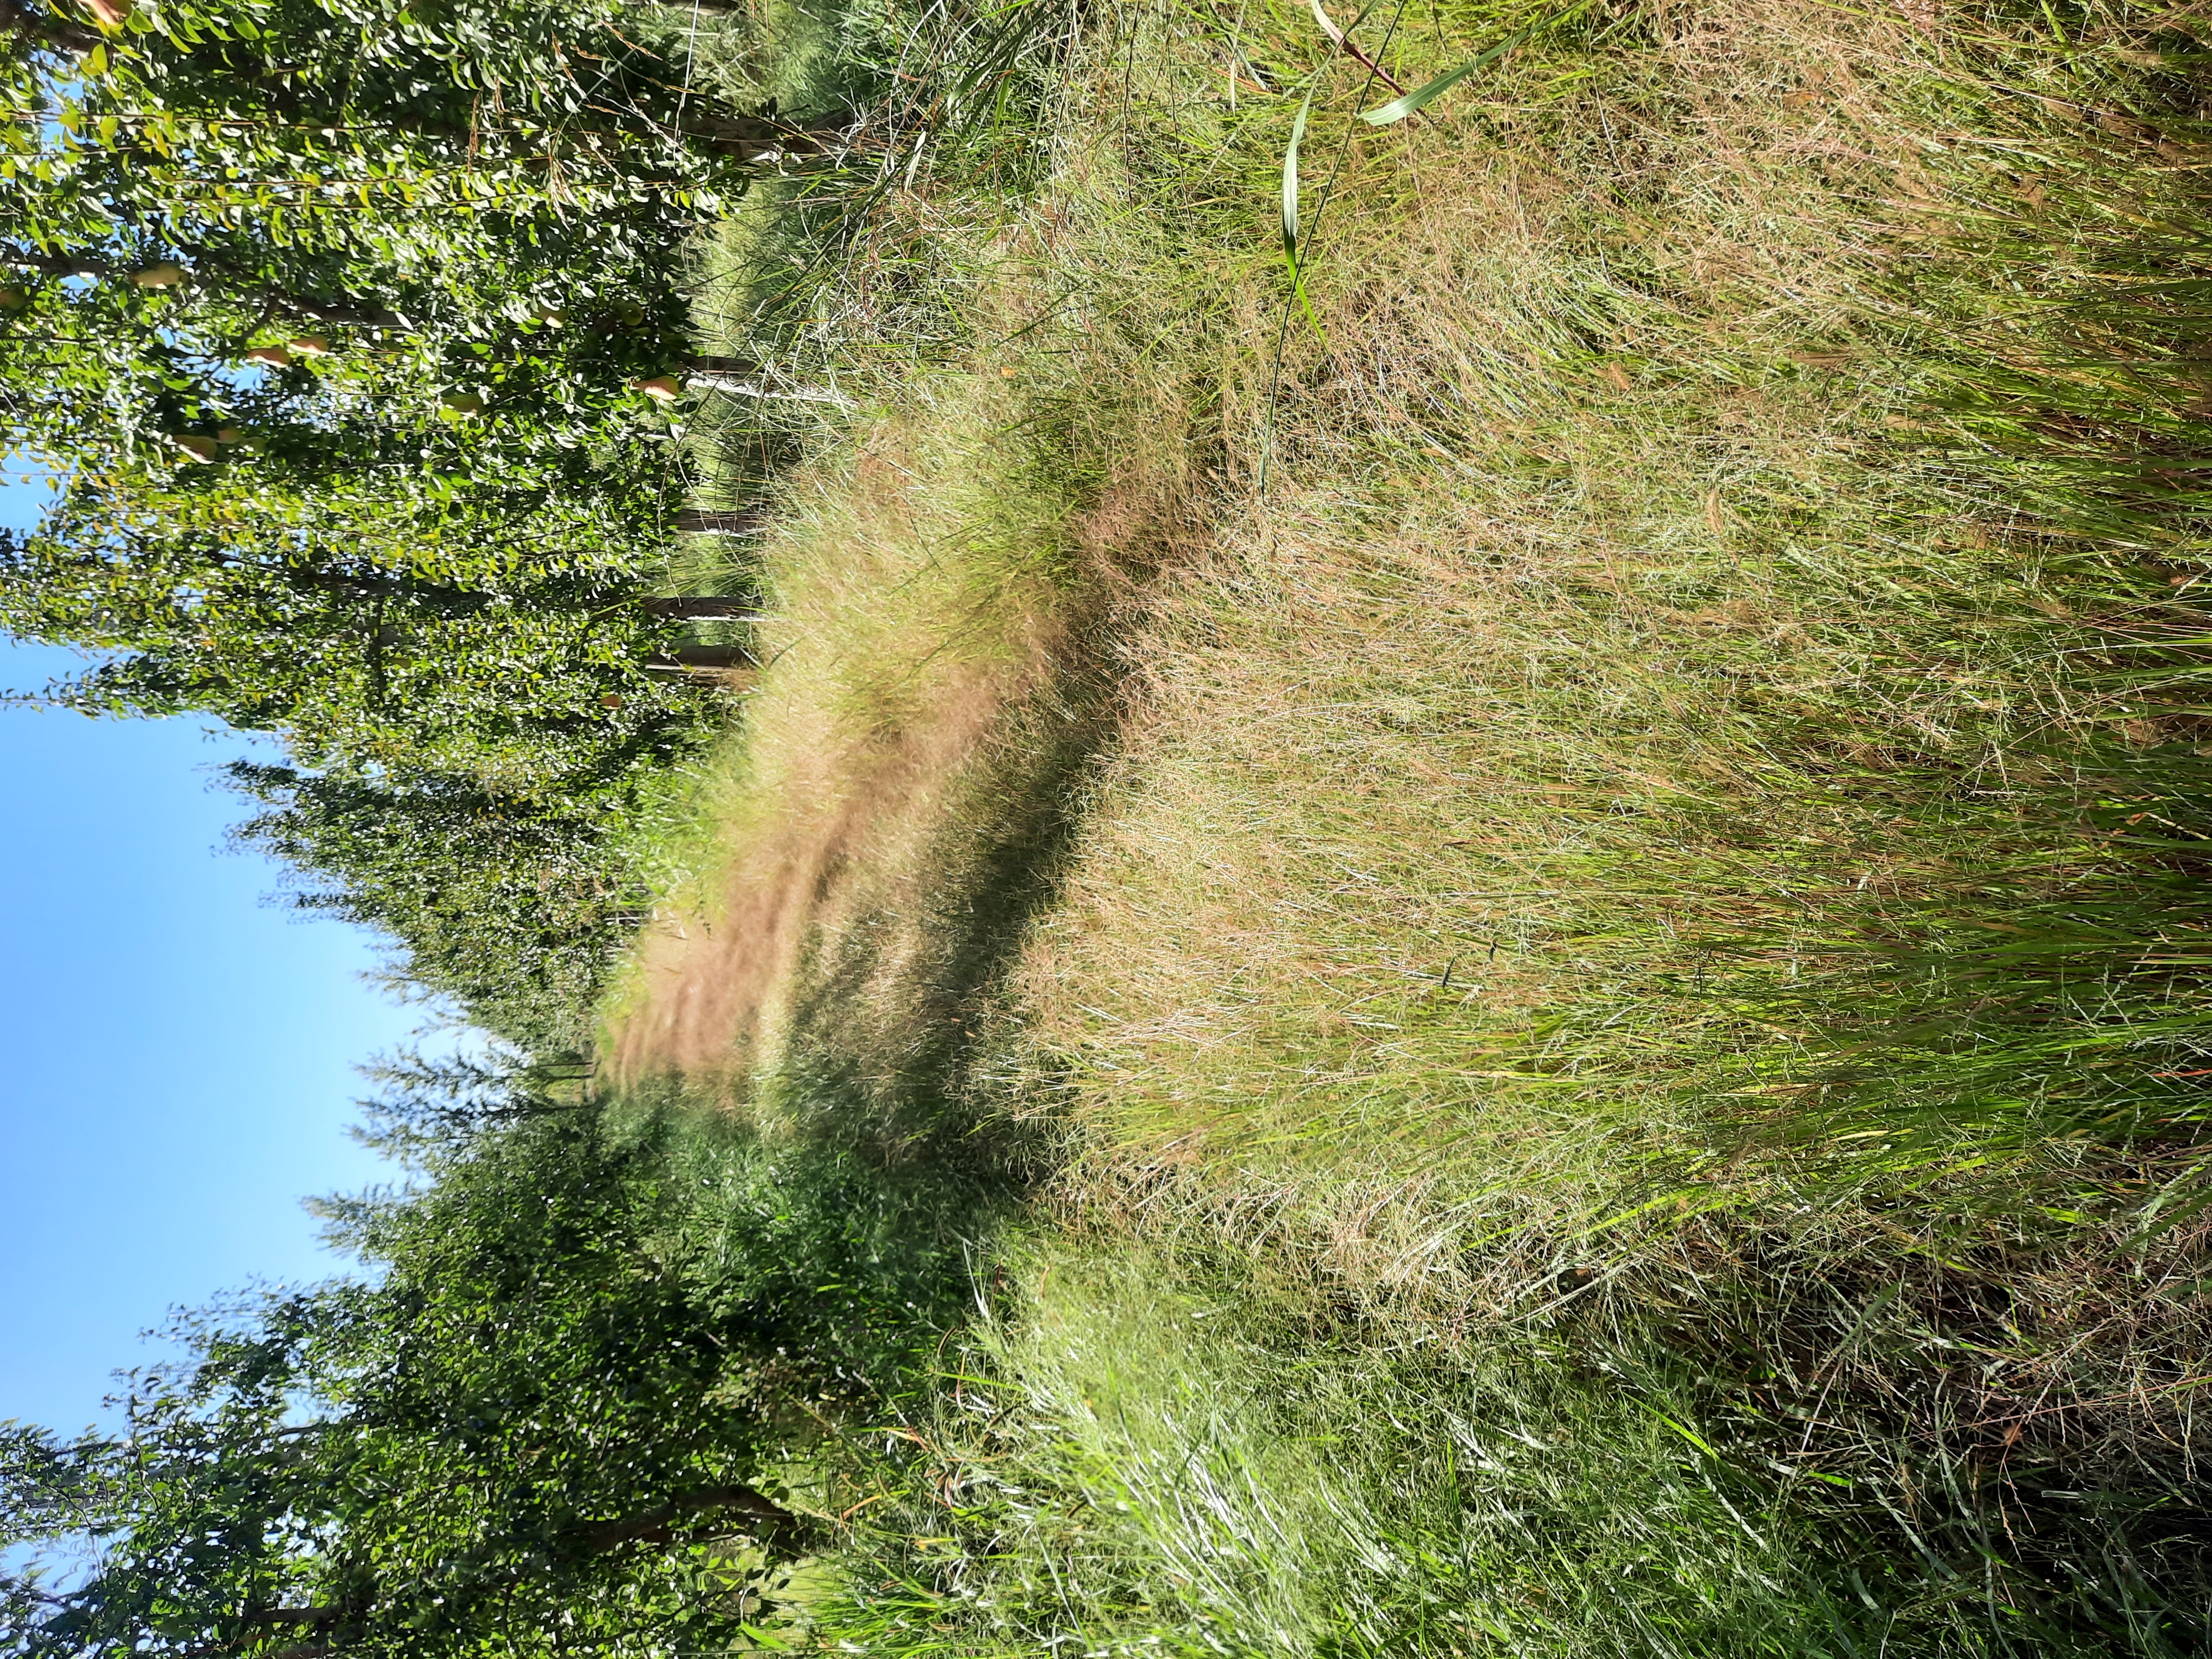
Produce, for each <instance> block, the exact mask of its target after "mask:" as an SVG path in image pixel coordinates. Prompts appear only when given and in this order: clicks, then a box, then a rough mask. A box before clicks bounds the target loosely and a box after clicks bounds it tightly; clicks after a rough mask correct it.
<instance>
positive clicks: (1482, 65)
mask: <svg viewBox="0 0 2212 1659" xmlns="http://www.w3.org/2000/svg"><path fill="white" fill-rule="evenodd" d="M1593 3H1594V0H1577V3H1575V4H1574V5H1571V6H1569V7H1568V8H1567V9H1565V11H1562V12H1554V13H1553V15H1551V16H1549V17H1539V18H1538V19H1536V20H1535V21H1534V22H1532V23H1528V24H1525V25H1523V26H1522V27H1520V28H1518V29H1516V30H1515V31H1514V32H1513V33H1511V34H1509V35H1507V36H1506V37H1505V39H1504V40H1500V41H1499V42H1498V44H1497V45H1496V46H1492V48H1491V49H1490V50H1489V51H1488V52H1484V53H1483V54H1482V56H1481V57H1480V58H1474V59H1472V60H1470V61H1469V62H1468V63H1464V64H1461V65H1460V66H1459V67H1458V68H1457V69H1455V70H1446V71H1445V72H1444V73H1443V74H1442V75H1439V76H1437V78H1436V79H1435V80H1433V81H1431V82H1429V83H1428V84H1427V85H1426V86H1424V87H1416V88H1414V89H1413V91H1411V92H1409V93H1407V94H1406V95H1405V96H1404V97H1403V98H1393V99H1392V100H1390V101H1389V103H1387V104H1384V105H1382V106H1379V107H1378V108H1375V109H1365V110H1362V111H1360V112H1359V118H1360V119H1361V120H1363V121H1364V122H1366V123H1367V125H1369V126H1370V127H1387V126H1389V125H1390V124H1391V123H1392V122H1394V121H1402V120H1404V119H1405V118H1407V116H1409V115H1411V114H1413V112H1416V111H1417V110H1420V109H1423V108H1425V107H1426V106H1428V105H1430V104H1432V103H1434V102H1435V101H1436V100H1437V99H1439V98H1441V97H1443V95H1444V94H1446V93H1448V92H1449V91H1450V90H1451V89H1452V88H1454V87H1455V86H1457V85H1458V84H1459V83H1460V82H1462V81H1464V80H1466V79H1467V77H1468V76H1470V75H1472V74H1474V72H1475V71H1476V70H1479V69H1486V68H1487V67H1488V66H1489V65H1491V64H1494V63H1496V62H1497V61H1498V59H1499V58H1503V57H1504V56H1505V54H1506V53H1507V52H1510V51H1512V50H1513V49H1514V47H1516V46H1522V45H1525V44H1526V43H1527V42H1528V41H1529V40H1534V38H1535V37H1536V36H1537V35H1539V34H1541V33H1543V31H1545V30H1546V29H1547V28H1551V27H1554V26H1556V25H1558V24H1560V23H1564V22H1566V21H1569V20H1570V19H1572V18H1575V17H1579V16H1580V15H1582V14H1583V13H1584V12H1586V11H1588V10H1589V9H1590V7H1591V5H1592V4H1593Z"/></svg>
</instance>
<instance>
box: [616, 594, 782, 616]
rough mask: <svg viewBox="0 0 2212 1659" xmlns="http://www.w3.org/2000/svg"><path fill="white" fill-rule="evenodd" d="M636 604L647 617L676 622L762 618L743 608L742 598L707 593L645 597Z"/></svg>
mask: <svg viewBox="0 0 2212 1659" xmlns="http://www.w3.org/2000/svg"><path fill="white" fill-rule="evenodd" d="M638 604H639V605H641V606H642V607H643V609H644V611H645V614H646V615H647V616H648V617H668V618H669V619H670V620H671V621H676V622H732V623H749V622H759V621H760V620H762V619H761V618H760V617H757V616H755V615H754V614H753V613H752V612H751V611H748V610H747V609H746V608H745V605H744V601H743V600H742V599H720V598H716V597H714V596H712V595H708V596H705V597H701V598H691V599H640V600H639V601H638Z"/></svg>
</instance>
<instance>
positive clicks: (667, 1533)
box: [581, 1486, 806, 1555]
mask: <svg viewBox="0 0 2212 1659" xmlns="http://www.w3.org/2000/svg"><path fill="white" fill-rule="evenodd" d="M715 1510H737V1511H738V1513H739V1514H741V1515H743V1516H744V1517H745V1518H746V1519H747V1520H748V1521H750V1522H752V1525H753V1530H754V1532H755V1534H757V1535H758V1536H759V1537H761V1538H762V1539H763V1540H767V1539H771V1538H781V1537H789V1536H792V1535H793V1534H799V1533H800V1532H803V1531H805V1528H806V1517H805V1516H801V1515H798V1514H794V1513H793V1511H792V1510H787V1509H786V1508H784V1506H783V1505H782V1504H779V1503H777V1502H776V1501H775V1499H774V1498H769V1497H767V1496H765V1495H764V1494H763V1493H762V1492H757V1491H756V1490H755V1489H754V1488H753V1487H750V1486H714V1487H710V1488H708V1490H707V1491H705V1492H687V1493H685V1494H684V1496H683V1497H681V1498H671V1499H670V1500H669V1501H668V1502H667V1503H665V1504H658V1505H656V1506H655V1507H654V1508H652V1509H649V1510H645V1511H644V1512H643V1513H642V1514H639V1515H633V1516H629V1517H628V1518H626V1519H624V1520H621V1521H607V1522H601V1523H600V1524H599V1525H598V1526H596V1527H592V1528H588V1529H586V1532H585V1533H584V1534H583V1536H582V1539H581V1542H582V1544H583V1546H584V1548H585V1550H586V1552H587V1553H590V1554H593V1555H597V1554H599V1553H602V1552H604V1551H606V1550H611V1549H615V1548H617V1547H620V1546H622V1545H623V1544H635V1543H647V1544H665V1543H666V1542H668V1541H669V1540H670V1539H671V1538H673V1537H674V1536H675V1535H676V1528H677V1525H678V1522H683V1521H686V1520H689V1519H690V1518H691V1517H692V1516H698V1515H709V1514H712V1513H713V1512H714V1511H715Z"/></svg>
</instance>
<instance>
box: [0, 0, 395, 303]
mask: <svg viewBox="0 0 2212 1659" xmlns="http://www.w3.org/2000/svg"><path fill="white" fill-rule="evenodd" d="M11 3H14V0H0V5H7V4H11ZM0 264H7V265H13V266H15V268H16V269H18V270H35V271H38V272H40V274H42V275H44V276H61V277H69V276H88V277H93V278H95V279H100V280H112V279H113V278H116V277H118V276H126V275H128V274H129V273H128V272H126V271H125V270H123V269H122V268H121V267H120V266H118V265H117V264H115V263H114V262H113V261H112V260H109V259H103V258H99V257H97V256H96V255H93V254H88V253H67V254H64V253H37V252H33V251H31V250H30V249H28V248H21V247H13V246H4V245H0ZM205 268H207V269H210V270H222V269H223V268H222V265H221V264H219V263H216V262H207V264H206V267H205ZM224 274H225V275H229V276H235V274H236V273H234V272H229V271H225V272H224ZM245 297H246V298H248V299H254V300H260V301H263V302H264V303H265V304H267V305H269V306H270V307H273V308H275V309H276V310H277V311H280V312H282V313H284V314H285V315H287V316H289V317H291V318H293V319H295V320H297V321H301V322H309V323H339V324H347V325H352V326H354V327H356V328H392V329H404V328H407V327H409V326H410V325H409V323H408V321H407V319H405V318H404V317H402V316H401V315H400V314H399V313H398V312H396V311H386V310H385V309H384V308H383V307H381V306H365V305H360V304H356V303H355V302H353V301H346V300H340V301H331V300H311V299H308V298H307V297H306V296H305V295H298V294H294V293H292V292H290V291H289V289H281V288H278V287H277V286H276V284H274V283H264V284H262V285H261V286H260V287H259V288H258V289H254V288H252V287H251V285H250V283H249V285H248V286H247V290H246V296H245Z"/></svg>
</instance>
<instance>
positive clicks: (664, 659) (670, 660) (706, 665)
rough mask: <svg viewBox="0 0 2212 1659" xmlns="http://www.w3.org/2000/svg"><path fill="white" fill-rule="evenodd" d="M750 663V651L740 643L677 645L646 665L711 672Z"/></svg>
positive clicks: (751, 655)
mask: <svg viewBox="0 0 2212 1659" xmlns="http://www.w3.org/2000/svg"><path fill="white" fill-rule="evenodd" d="M752 665H753V654H752V653H751V652H750V651H748V650H746V649H745V648H744V647H743V646H741V645H679V646H678V647H676V648H675V649H674V650H673V651H670V652H666V653H663V654H662V655H660V656H658V657H655V658H654V659H653V660H652V661H651V662H649V663H647V665H646V666H647V667H648V668H673V669H679V670H683V671H687V672H688V671H709V672H711V671H720V670H723V669H729V668H750V667H751V666H752Z"/></svg>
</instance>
